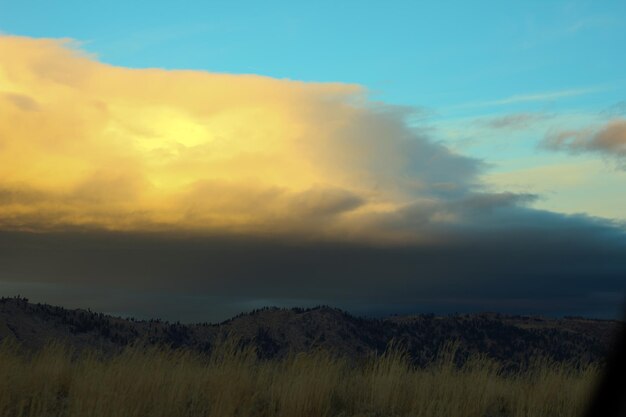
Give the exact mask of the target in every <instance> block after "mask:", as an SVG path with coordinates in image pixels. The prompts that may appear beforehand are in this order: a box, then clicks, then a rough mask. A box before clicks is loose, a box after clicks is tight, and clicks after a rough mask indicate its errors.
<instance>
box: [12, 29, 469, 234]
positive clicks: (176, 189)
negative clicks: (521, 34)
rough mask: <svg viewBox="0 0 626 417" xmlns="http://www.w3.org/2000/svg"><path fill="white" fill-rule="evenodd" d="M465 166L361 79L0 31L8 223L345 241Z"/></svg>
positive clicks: (453, 178)
mask: <svg viewBox="0 0 626 417" xmlns="http://www.w3.org/2000/svg"><path fill="white" fill-rule="evenodd" d="M474 170H475V166H474V165H473V162H472V161H471V160H468V159H467V158H463V157H460V156H457V155H453V154H452V153H450V152H449V151H448V150H447V149H446V148H445V147H443V146H441V145H437V144H434V143H432V142H430V141H428V140H427V139H425V138H423V137H420V136H419V135H418V134H416V133H415V132H414V131H413V130H411V129H409V128H408V127H407V126H406V124H405V123H404V113H403V112H402V111H396V110H394V109H393V108H388V107H384V106H382V105H375V104H373V103H370V102H368V101H367V97H366V91H364V89H363V88H362V87H360V86H357V85H349V84H336V83H304V82H297V81H290V80H277V79H272V78H268V77H262V76H256V75H230V74H213V73H207V72H202V71H166V70H160V69H128V68H120V67H114V66H110V65H106V64H103V63H100V62H98V61H97V60H95V59H94V58H93V57H91V56H89V55H87V54H85V53H83V52H81V51H80V50H79V49H77V48H76V47H75V45H74V44H73V43H72V42H71V41H68V40H50V39H31V38H23V37H13V36H0V227H1V228H3V229H18V230H25V229H28V230H48V229H55V228H64V227H88V228H93V227H95V228H103V229H110V230H153V229H175V230H195V231H198V230H199V231H206V232H224V231H226V232H230V231H236V232H241V233H268V232H277V233H289V232H298V233H300V232H302V233H314V234H321V235H331V236H356V235H362V234H367V233H372V230H373V228H374V226H373V224H374V223H375V222H374V221H373V220H372V219H376V218H378V217H380V216H384V215H386V214H387V213H393V212H396V211H397V210H399V209H401V208H402V207H405V206H407V205H408V204H415V201H416V198H418V199H426V200H428V201H429V204H431V203H432V200H433V199H434V200H437V199H440V198H441V197H440V196H439V195H438V194H437V193H438V192H439V191H437V190H441V189H442V188H441V184H447V185H448V186H449V187H448V189H454V190H459V189H460V190H464V189H465V188H466V184H467V183H468V181H471V179H472V176H473V173H474ZM450 187H451V188H450ZM439 217H441V216H439ZM444 217H445V216H444ZM447 219H448V220H449V216H448V217H447ZM375 233H380V230H379V231H377V232H375Z"/></svg>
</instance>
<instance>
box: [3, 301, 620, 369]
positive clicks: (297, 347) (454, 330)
mask: <svg viewBox="0 0 626 417" xmlns="http://www.w3.org/2000/svg"><path fill="white" fill-rule="evenodd" d="M623 325H624V323H623V322H622V321H619V320H599V319H586V318H580V317H569V318H561V319H556V318H547V317H541V316H521V315H505V314H499V313H472V314H457V315H449V316H435V315H433V314H417V315H406V316H398V315H395V316H389V317H385V318H377V319H374V318H364V317H357V316H353V315H351V314H349V313H347V312H345V311H343V310H340V309H337V308H334V307H329V306H318V307H314V308H306V309H305V308H291V309H287V308H278V307H266V308H261V309H257V310H253V311H251V312H248V313H241V314H239V315H237V316H234V317H232V318H230V319H228V320H225V321H223V322H220V323H194V324H181V323H170V322H167V321H162V320H159V319H152V320H136V319H132V318H122V317H115V316H111V315H106V314H102V313H96V312H92V311H91V310H90V309H87V310H85V309H65V308H63V307H58V306H51V305H48V304H40V303H37V304H33V303H29V302H28V300H27V299H25V298H20V297H11V298H0V341H1V340H4V339H14V340H15V341H17V342H19V343H21V344H22V345H23V346H24V347H26V348H31V349H36V348H38V347H41V346H43V345H45V344H46V343H47V342H49V341H50V340H55V341H64V342H66V343H68V344H69V345H71V346H72V347H75V348H77V349H83V348H98V349H103V350H105V351H112V350H118V349H121V348H123V347H124V346H127V345H129V344H133V343H135V344H136V343H143V344H147V345H167V346H170V347H173V348H180V347H184V348H190V349H192V350H195V351H200V352H208V351H210V350H211V349H212V347H213V346H215V344H216V343H218V341H219V340H221V339H224V338H227V337H233V338H235V339H237V340H239V342H240V343H242V344H244V345H252V346H254V348H255V349H256V351H257V354H258V355H259V357H261V358H267V359H271V358H277V357H283V356H285V355H287V354H289V353H290V352H296V353H297V352H307V351H311V350H315V349H325V350H328V351H330V352H332V353H333V354H337V355H344V356H349V357H353V358H360V357H366V356H368V355H372V354H373V355H376V354H380V353H382V352H383V351H385V349H386V348H387V346H389V344H390V343H392V342H393V343H394V344H396V345H397V346H401V347H403V348H404V349H406V351H407V353H408V354H409V357H410V358H411V360H412V361H413V362H414V363H415V364H417V365H425V364H427V363H428V362H429V361H432V359H433V358H434V357H436V356H437V355H438V354H439V352H441V350H442V349H443V348H444V346H446V345H448V344H450V343H456V344H457V349H458V351H457V353H458V357H459V358H460V359H459V360H460V361H462V360H463V358H467V357H469V356H470V355H472V354H481V355H485V356H487V357H489V358H492V359H494V360H496V361H498V362H500V363H502V364H504V365H505V366H507V367H512V368H516V367H520V366H524V364H528V363H530V362H531V361H532V360H533V358H537V357H545V358H548V359H550V360H553V361H557V362H575V363H589V362H599V363H600V362H603V361H604V358H605V356H606V355H607V353H608V351H609V349H610V347H611V341H612V338H613V335H614V334H615V333H616V331H617V330H618V329H619V328H620V326H623Z"/></svg>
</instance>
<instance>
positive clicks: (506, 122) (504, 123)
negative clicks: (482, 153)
mask: <svg viewBox="0 0 626 417" xmlns="http://www.w3.org/2000/svg"><path fill="white" fill-rule="evenodd" d="M548 117H549V116H548V115H546V114H541V113H513V114H507V115H505V116H499V117H492V118H489V119H486V120H483V121H482V124H484V125H485V126H487V127H490V128H492V129H506V130H517V129H524V128H527V127H529V126H531V125H532V124H534V123H536V122H538V121H541V120H544V119H546V118H548Z"/></svg>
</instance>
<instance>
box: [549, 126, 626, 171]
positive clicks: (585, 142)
mask: <svg viewBox="0 0 626 417" xmlns="http://www.w3.org/2000/svg"><path fill="white" fill-rule="evenodd" d="M541 146H542V147H543V148H545V149H550V150H554V151H565V152H569V153H572V154H577V153H583V152H595V153H599V154H602V155H604V156H608V157H611V158H616V159H617V160H618V162H620V163H624V160H623V159H624V158H626V119H614V120H611V121H610V122H608V123H607V124H605V125H604V126H602V127H600V128H597V129H594V128H587V129H580V130H563V131H558V132H553V133H550V134H548V135H547V136H546V137H545V139H544V140H543V142H542V143H541ZM622 167H623V168H626V165H622Z"/></svg>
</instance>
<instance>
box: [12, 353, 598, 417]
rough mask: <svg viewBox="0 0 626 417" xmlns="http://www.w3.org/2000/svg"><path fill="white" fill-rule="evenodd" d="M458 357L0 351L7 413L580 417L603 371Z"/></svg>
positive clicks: (17, 416)
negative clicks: (458, 362) (417, 362)
mask: <svg viewBox="0 0 626 417" xmlns="http://www.w3.org/2000/svg"><path fill="white" fill-rule="evenodd" d="M453 353H454V352H452V351H450V350H448V351H446V352H444V354H443V355H442V356H441V357H440V358H439V359H438V360H437V361H435V362H434V363H433V364H432V366H430V367H429V368H427V369H416V368H414V367H412V366H410V364H409V361H408V358H407V356H406V355H405V354H404V353H403V352H402V351H401V350H398V349H391V350H390V351H389V352H387V353H386V354H384V355H383V356H381V357H378V358H371V360H368V361H365V362H364V363H360V364H355V363H354V362H352V361H348V360H346V359H340V358H336V357H333V356H332V355H329V354H328V353H325V352H315V353H308V354H296V355H292V356H290V357H288V358H286V359H282V360H278V361H259V360H257V359H256V355H255V354H254V352H253V351H252V350H251V349H239V348H237V346H236V344H235V343H232V342H227V343H224V344H222V345H221V346H220V347H218V348H217V349H215V351H214V352H213V353H212V354H211V355H208V356H206V355H204V356H203V355H200V354H196V353H192V352H190V351H180V350H170V349H158V348H139V347H134V348H128V349H126V350H124V351H123V352H122V353H120V354H116V355H113V356H111V355H108V356H107V355H102V354H100V353H98V352H82V353H80V354H76V353H75V352H72V351H70V350H69V349H68V348H67V347H64V346H62V345H60V344H51V345H49V346H48V347H46V348H45V349H42V350H40V351H38V352H35V353H29V354H27V353H24V352H21V351H20V350H19V347H18V346H16V345H12V344H9V343H4V344H3V345H2V346H1V347H0V415H2V416H6V417H23V416H24V417H25V416H30V417H35V416H36V417H47V416H51V417H52V416H64V417H65V416H67V417H91V416H93V417H135V416H136V417H139V416H150V417H179V416H194V417H195V416H216V417H229V416H242V417H243V416H246V417H247V416H265V417H274V416H275V417H318V416H362V417H365V416H424V417H439V416H441V417H454V416H458V417H463V416H467V417H471V416H476V417H479V416H480V417H484V416H511V417H521V416H533V417H538V416H550V417H557V416H577V415H579V414H580V413H581V412H582V411H583V408H584V406H585V404H586V403H587V400H588V397H589V394H590V391H591V389H592V385H593V383H594V381H595V379H596V377H597V373H598V370H597V368H596V367H592V366H591V367H586V368H584V369H575V368H574V367H568V366H565V365H558V364H553V363H549V362H546V361H543V362H541V361H540V362H538V363H536V364H535V365H534V366H533V367H531V369H529V370H528V371H525V372H523V373H519V374H515V375H505V374H503V373H501V372H500V371H499V367H498V365H497V364H496V363H494V362H492V361H489V360H488V359H486V358H480V357H477V358H473V359H471V360H470V361H468V362H467V363H466V364H465V366H463V367H462V368H457V367H455V366H454V365H453V362H452V357H453Z"/></svg>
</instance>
